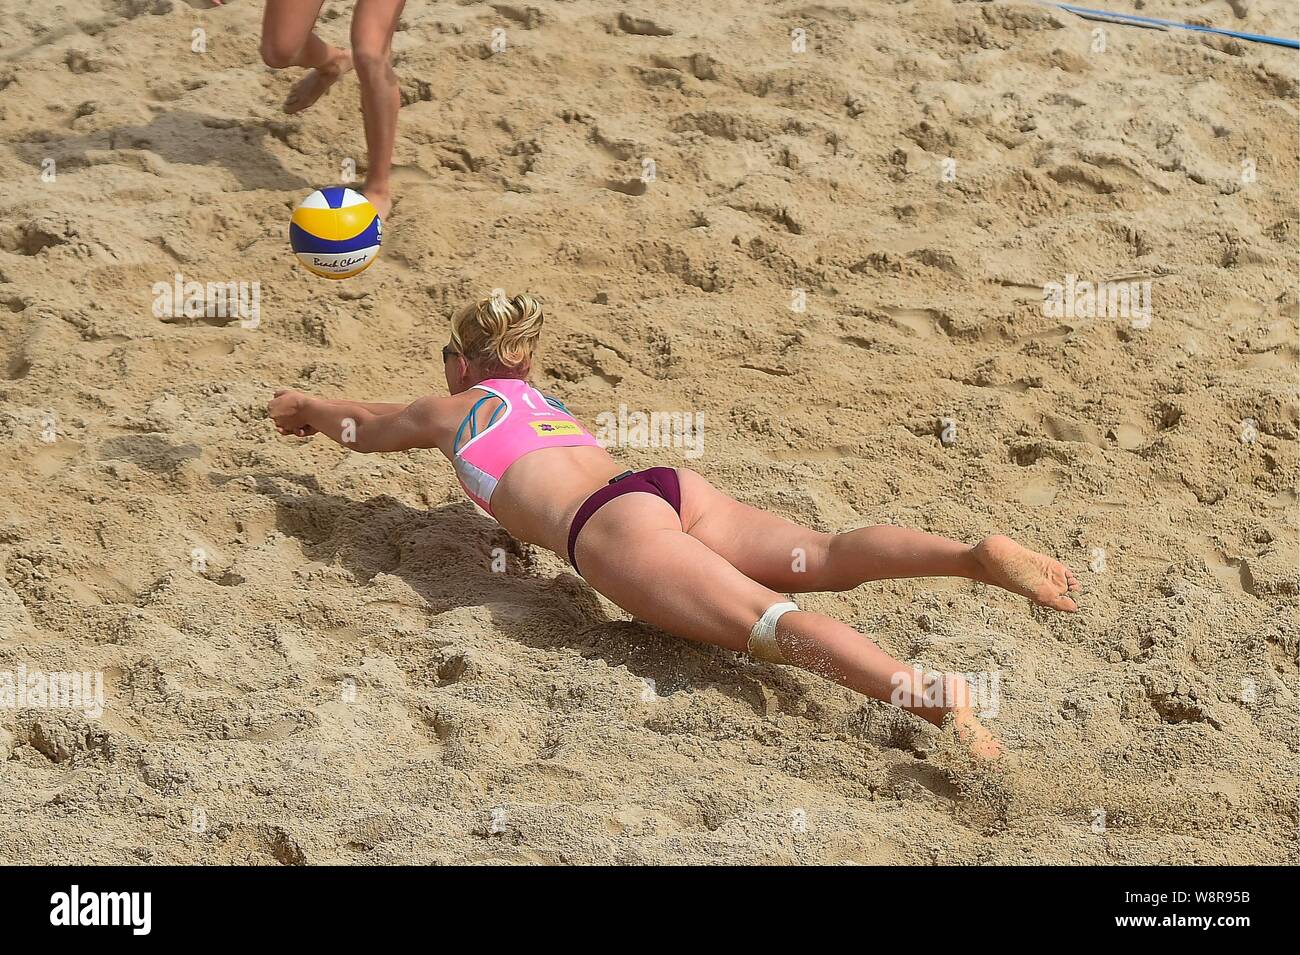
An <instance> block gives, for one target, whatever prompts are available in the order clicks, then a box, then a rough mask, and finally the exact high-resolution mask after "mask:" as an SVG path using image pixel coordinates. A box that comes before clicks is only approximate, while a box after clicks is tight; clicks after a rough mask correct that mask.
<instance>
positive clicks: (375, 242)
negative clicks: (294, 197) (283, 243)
mask: <svg viewBox="0 0 1300 955" xmlns="http://www.w3.org/2000/svg"><path fill="white" fill-rule="evenodd" d="M382 228H383V227H382V224H381V223H380V221H379V213H377V212H376V211H375V207H374V206H372V205H371V204H370V201H369V200H368V199H366V197H365V196H363V195H361V193H359V192H356V191H354V190H352V189H348V188H347V187H346V186H330V187H329V188H326V189H317V190H316V191H315V192H313V193H312V194H311V195H310V196H308V197H307V198H306V199H304V200H303V201H302V202H301V203H300V204H299V205H298V207H297V208H296V209H294V210H293V218H292V219H291V220H290V221H289V244H290V245H291V246H293V251H294V252H295V253H296V254H297V256H298V261H299V262H301V263H302V264H303V265H304V266H306V267H307V269H308V271H310V272H314V273H315V274H317V275H323V276H324V277H325V278H327V279H346V278H351V277H352V276H354V275H356V274H357V273H359V272H363V271H365V270H366V269H367V268H369V267H370V263H372V262H374V261H375V259H376V258H378V256H379V243H380V234H381V232H382Z"/></svg>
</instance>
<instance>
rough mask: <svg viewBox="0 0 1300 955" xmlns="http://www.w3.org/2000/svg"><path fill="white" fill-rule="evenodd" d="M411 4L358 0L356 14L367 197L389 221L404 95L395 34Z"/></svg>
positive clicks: (354, 57)
mask: <svg viewBox="0 0 1300 955" xmlns="http://www.w3.org/2000/svg"><path fill="white" fill-rule="evenodd" d="M405 3H406V0H357V6H356V11H355V12H354V13H353V14H352V62H353V64H354V65H355V67H356V71H357V79H358V80H360V81H361V112H362V117H363V120H364V122H365V127H366V181H365V185H363V186H362V187H361V191H362V192H363V193H364V194H365V197H366V198H367V199H369V200H370V203H371V205H373V206H374V207H375V209H376V210H377V211H378V212H379V216H380V218H385V217H387V215H388V213H389V211H390V210H391V209H392V204H393V201H392V188H391V185H390V183H389V177H390V174H391V172H392V166H393V143H394V142H395V141H396V139H397V113H398V110H399V109H401V106H402V94H401V91H400V90H399V89H398V85H397V73H396V72H394V70H393V33H394V32H396V30H397V21H398V18H399V17H400V16H401V14H402V7H403V6H405Z"/></svg>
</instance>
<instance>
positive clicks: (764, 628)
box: [745, 601, 799, 663]
mask: <svg viewBox="0 0 1300 955" xmlns="http://www.w3.org/2000/svg"><path fill="white" fill-rule="evenodd" d="M798 609H799V608H798V606H796V605H795V604H793V603H790V602H789V601H786V602H785V603H779V604H772V606H770V607H768V608H767V609H766V610H764V611H763V616H761V617H759V618H758V623H756V624H754V627H753V629H752V630H750V631H749V643H748V644H747V645H746V647H745V649H746V650H748V651H749V655H750V656H751V657H753V658H754V659H755V660H766V661H767V662H768V663H785V662H786V660H785V657H783V656H782V655H781V648H780V647H778V646H777V645H776V622H777V621H778V620H780V619H781V618H782V617H783V616H785V615H786V614H788V613H789V612H790V611H791V610H798Z"/></svg>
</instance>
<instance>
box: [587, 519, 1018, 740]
mask: <svg viewBox="0 0 1300 955" xmlns="http://www.w3.org/2000/svg"><path fill="white" fill-rule="evenodd" d="M575 556H576V559H577V563H578V566H579V568H581V571H582V575H583V577H584V578H585V579H586V580H587V582H588V583H589V584H591V586H593V587H594V588H596V590H598V591H599V592H600V593H602V594H604V595H605V596H606V597H608V598H609V599H610V600H612V601H613V602H614V603H616V604H618V605H619V606H620V607H622V608H623V609H624V610H626V611H627V612H629V613H631V614H632V615H634V616H636V617H639V618H640V619H642V620H645V621H646V622H647V623H651V624H654V625H655V626H657V627H660V628H662V629H663V630H666V631H668V632H669V633H672V634H674V635H676V636H680V637H686V638H688V639H691V640H698V641H702V642H705V643H712V644H715V645H717V646H720V647H726V648H727V649H730V650H735V651H738V652H744V651H745V650H746V649H747V647H748V645H749V643H750V640H751V635H752V631H753V629H754V627H755V624H756V623H758V622H759V620H760V618H762V617H763V616H764V614H765V612H766V611H767V610H768V609H769V608H771V607H773V606H774V605H777V604H781V603H783V602H784V598H783V596H782V595H781V594H779V593H776V592H774V591H772V590H769V589H768V588H767V587H764V586H762V585H761V584H758V583H756V582H755V581H753V580H751V579H750V578H749V577H747V576H746V575H744V574H742V573H741V572H740V571H738V570H737V569H736V568H735V567H733V566H731V564H729V563H728V562H727V561H726V560H724V559H723V558H722V557H721V556H719V555H718V554H717V553H715V552H714V551H712V550H710V549H709V548H708V547H707V546H705V545H704V543H702V542H701V541H699V540H697V539H696V538H694V537H692V536H690V535H689V534H686V533H683V531H682V529H681V523H680V520H679V518H678V515H677V513H676V512H675V511H673V509H672V508H671V507H670V506H669V505H668V504H667V503H666V502H664V501H663V500H662V499H660V498H658V497H655V496H653V495H650V494H626V495H624V496H622V497H620V498H617V499H615V500H613V501H611V502H610V503H608V504H606V505H605V506H604V507H603V508H601V509H600V510H599V511H597V512H596V513H595V515H593V516H592V518H591V519H590V520H589V521H588V522H587V524H586V525H585V526H584V527H583V529H582V532H581V534H579V536H578V541H577V546H576V548H575ZM770 647H771V649H770V650H769V651H768V655H767V656H765V658H767V659H773V660H774V662H781V663H786V664H789V665H792V666H798V667H802V668H803V669H805V670H808V671H810V672H812V673H816V674H818V675H819V676H823V677H825V678H827V679H830V680H834V681H835V682H836V683H839V684H841V685H843V686H846V687H849V688H850V689H853V690H856V691H857V692H859V693H863V694H865V695H867V696H870V697H873V698H875V699H877V700H884V701H887V702H892V703H895V704H897V705H900V706H902V708H903V709H906V710H908V711H910V712H912V713H915V714H917V715H918V716H921V717H922V718H924V719H926V720H929V721H930V722H932V723H935V724H937V725H938V724H942V723H943V721H944V719H945V718H946V717H947V716H949V715H952V716H953V717H954V719H955V721H956V724H957V729H958V731H959V732H960V733H961V735H962V737H963V738H964V739H966V740H967V741H968V742H969V743H970V745H971V749H972V752H974V753H976V755H980V756H985V757H988V756H995V755H997V753H998V752H999V751H1000V746H999V745H998V743H997V740H996V738H995V737H993V736H992V734H991V733H989V732H988V730H986V729H985V728H984V727H982V726H980V724H979V723H978V721H977V720H976V719H975V716H974V712H973V709H972V707H971V704H970V696H969V687H968V686H967V685H966V683H965V681H964V680H962V679H961V677H959V676H956V675H948V676H946V677H945V678H944V679H943V680H942V682H941V683H940V684H939V685H938V686H937V687H936V686H935V684H934V682H933V679H932V678H931V676H932V675H927V674H925V673H923V672H922V671H920V670H918V669H916V668H915V667H912V666H909V665H907V664H905V663H902V662H900V661H898V660H895V659H894V658H893V657H891V656H890V655H889V654H887V653H886V652H885V651H884V650H882V649H880V647H878V646H876V644H874V643H872V642H871V641H870V640H869V639H867V638H866V637H865V636H863V635H862V634H860V633H858V632H857V631H855V630H853V629H852V628H850V627H847V626H845V625H844V624H842V623H840V622H839V621H837V620H833V619H831V618H830V617H826V616H823V615H822V614H819V613H810V612H804V611H799V610H793V611H791V612H787V613H784V614H783V615H782V616H781V617H780V618H779V621H778V622H777V624H776V626H775V631H774V633H773V635H772V643H771V644H770Z"/></svg>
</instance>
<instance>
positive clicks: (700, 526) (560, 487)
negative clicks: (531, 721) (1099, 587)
mask: <svg viewBox="0 0 1300 955" xmlns="http://www.w3.org/2000/svg"><path fill="white" fill-rule="evenodd" d="M541 331H542V307H541V305H540V304H539V303H538V302H537V300H536V299H534V298H532V297H530V296H528V295H518V296H515V297H514V298H512V299H507V298H505V297H500V296H499V297H489V298H484V299H480V300H479V301H477V302H472V303H470V304H469V305H467V306H465V307H463V308H461V309H460V310H459V311H457V312H456V314H455V316H454V317H453V319H452V323H451V342H450V343H449V344H448V345H447V347H446V348H444V349H443V371H444V373H445V374H446V378H447V388H448V390H449V391H450V392H451V395H450V397H446V398H443V397H437V396H434V395H429V396H427V397H424V398H419V399H417V400H415V401H413V402H411V403H410V404H405V405H404V404H376V403H371V402H360V401H342V400H329V399H325V398H316V397H312V396H310V395H306V394H303V393H302V392H298V391H277V392H276V394H275V398H274V399H273V400H272V401H271V404H270V409H269V412H270V415H271V417H272V418H273V419H274V420H275V425H276V427H277V428H278V429H279V431H280V433H281V434H293V435H300V436H306V435H311V434H315V433H317V432H320V433H321V434H324V435H326V436H327V437H329V438H331V439H333V440H334V441H337V442H339V443H340V444H342V445H343V446H344V447H347V448H350V449H351V450H353V451H360V452H378V451H405V450H408V449H410V448H437V449H438V450H439V451H441V452H442V453H443V455H445V456H446V458H447V459H448V460H449V461H450V462H451V463H452V466H453V467H454V468H455V471H456V476H457V478H458V479H459V480H460V483H461V485H462V486H463V487H464V489H465V492H466V493H467V494H468V495H469V497H470V498H471V499H472V500H473V501H474V502H475V503H477V504H479V505H480V506H481V507H482V508H483V509H484V510H485V511H487V512H488V513H489V514H491V515H492V516H493V517H494V518H496V520H497V521H499V522H500V524H501V525H502V526H503V527H504V528H505V529H506V530H507V531H509V532H510V533H511V534H513V535H514V536H515V537H517V538H519V539H520V540H524V541H528V542H530V543H533V544H539V545H541V546H543V547H549V548H550V549H551V550H553V551H555V552H556V553H557V554H561V555H564V556H567V557H568V559H569V561H570V563H571V564H572V565H573V567H574V569H575V570H576V571H577V572H578V573H580V574H581V575H582V576H583V577H584V578H585V579H586V581H587V582H588V583H589V584H591V586H592V587H594V588H596V590H598V591H600V592H601V593H602V594H604V595H605V596H606V597H608V598H609V599H610V600H612V601H614V603H616V604H618V605H619V606H620V607H622V608H623V609H624V610H626V611H627V612H628V613H631V614H633V615H635V616H637V617H639V618H641V619H642V620H645V621H647V622H649V623H651V624H654V625H656V626H658V627H661V628H663V629H664V630H667V631H668V632H669V633H673V634H676V635H677V636H681V637H686V638H688V639H692V640H702V641H704V642H706V643H712V644H716V645H718V646H721V647H726V648H728V649H730V650H735V651H738V652H748V653H750V654H751V655H753V656H755V657H758V658H760V659H763V660H768V661H771V662H774V663H783V664H789V665H791V666H798V667H802V668H804V669H805V670H809V671H811V672H813V673H816V674H819V675H821V676H823V677H826V678H828V679H831V680H834V681H836V682H837V683H840V684H843V685H844V686H847V687H850V688H852V689H854V690H857V691H858V692H859V693H865V694H867V695H868V696H872V697H875V698H876V699H878V700H889V701H891V702H894V703H896V704H898V705H900V706H902V707H903V708H904V709H907V710H909V711H911V712H913V713H916V714H917V715H919V716H921V717H923V718H925V719H927V720H929V721H931V722H932V723H935V724H942V723H944V721H945V720H946V719H948V718H949V717H951V718H952V719H953V721H954V725H955V728H956V730H957V732H958V734H959V735H960V736H961V737H962V738H963V739H964V740H966V742H967V743H968V744H969V746H970V749H971V752H972V753H973V754H975V755H976V756H979V757H985V758H992V757H995V756H997V755H998V753H999V752H1000V748H1001V747H1000V744H999V742H998V740H997V738H996V737H995V736H994V735H993V734H992V733H991V732H990V731H989V730H988V729H986V728H985V727H983V726H982V725H980V723H979V722H978V721H977V720H976V718H975V713H974V708H973V706H972V704H971V699H970V688H969V686H968V685H967V683H966V681H965V680H963V679H962V678H961V677H960V676H957V675H955V674H948V675H944V676H941V677H938V678H937V679H936V678H934V677H933V676H932V675H928V674H925V673H923V672H922V671H920V670H918V669H916V668H915V667H910V666H908V665H907V664H905V663H901V662H900V661H898V660H895V659H893V658H892V657H891V656H889V654H887V653H885V652H884V651H883V650H881V649H880V647H878V646H876V645H875V644H874V643H872V642H871V641H870V640H869V639H867V638H866V637H865V636H863V635H862V634H860V633H858V632H856V631H854V630H852V629H850V628H849V627H847V626H845V625H844V624H842V623H840V622H839V621H838V620H832V619H831V618H830V617H824V616H822V615H821V614H819V613H811V612H808V611H801V610H800V609H799V608H798V607H797V606H796V605H795V604H794V603H791V602H790V601H788V600H787V599H786V597H785V596H784V595H785V594H787V593H799V592H808V591H818V590H850V589H852V588H854V587H857V586H858V585H859V584H861V583H863V582H864V581H868V580H882V579H887V578H896V577H932V576H952V577H966V578H969V579H971V580H979V581H983V582H985V583H988V584H993V585H995V586H998V587H1002V588H1004V589H1006V590H1009V591H1011V592H1012V593H1016V594H1020V595H1022V596H1025V597H1028V598H1029V599H1030V600H1032V601H1034V602H1035V603H1039V604H1042V605H1043V606H1046V607H1051V608H1052V609H1054V610H1062V611H1074V610H1077V609H1078V608H1077V606H1076V605H1075V602H1074V600H1073V599H1072V597H1071V594H1073V593H1076V592H1077V591H1078V590H1079V582H1078V580H1076V578H1075V576H1074V574H1073V573H1071V572H1070V570H1069V569H1068V568H1066V567H1065V565H1063V564H1061V563H1059V562H1058V561H1055V560H1053V559H1052V558H1050V557H1046V556H1044V555H1043V554H1038V553H1035V552H1033V551H1031V550H1028V549H1027V548H1025V547H1022V546H1020V545H1019V544H1017V543H1016V542H1015V541H1013V540H1011V539H1010V538H1008V537H1002V536H995V537H986V538H985V539H984V540H982V541H981V542H980V543H978V544H976V545H974V546H970V545H967V544H962V543H959V542H958V541H954V540H947V539H946V538H943V537H936V536H934V535H933V534H926V533H923V532H922V531H917V530H911V529H909V528H906V527H896V526H892V525H882V526H876V527H862V528H858V529H857V530H851V531H848V532H846V533H842V534H824V533H820V532H818V531H814V530H811V529H809V528H807V527H801V526H799V525H798V524H794V523H791V522H790V521H787V520H785V519H784V518H782V517H779V516H777V515H775V514H769V513H767V512H765V511H761V510H757V509H755V508H753V507H749V506H747V505H745V504H742V503H740V502H739V501H736V500H733V499H732V498H731V497H729V496H728V495H726V494H725V493H723V492H722V491H720V490H718V489H717V488H715V487H713V486H712V485H711V484H710V483H709V482H708V481H706V480H705V479H704V478H703V477H701V476H700V475H699V474H696V473H695V472H694V471H690V470H687V469H685V468H670V467H654V468H649V469H647V470H644V471H637V472H631V471H625V470H623V469H622V468H621V467H619V465H618V464H617V463H616V462H615V461H614V459H613V458H612V457H610V456H609V454H608V453H606V452H605V450H604V449H603V448H601V447H600V446H599V445H598V444H597V442H596V439H595V438H594V437H592V435H591V434H590V432H588V431H587V429H586V428H584V427H583V426H582V424H581V423H580V422H579V421H578V420H577V419H576V418H574V417H573V415H571V414H570V413H569V411H568V410H567V409H566V408H565V407H564V405H562V404H561V403H560V402H559V401H557V400H556V399H554V398H551V397H549V396H547V395H544V394H542V393H541V392H540V391H538V390H537V389H536V388H534V387H533V386H532V385H530V384H529V383H528V374H529V371H530V370H531V368H532V365H533V355H534V352H535V351H536V348H537V342H538V338H539V336H540V335H541ZM796 549H802V551H803V553H804V554H805V555H806V566H805V567H804V568H802V569H801V570H796V569H795V567H794V562H793V561H792V560H791V554H792V553H794V552H795V551H796Z"/></svg>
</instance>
